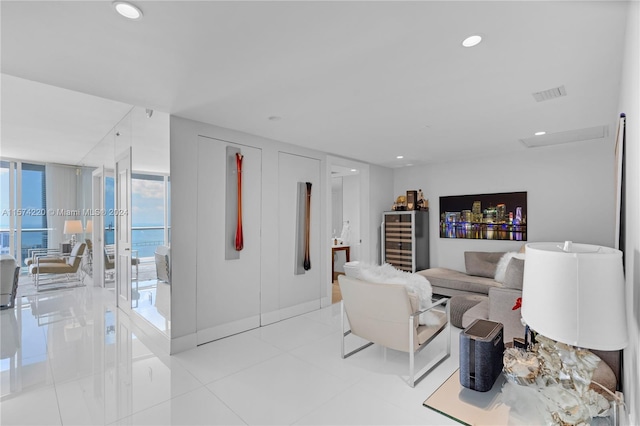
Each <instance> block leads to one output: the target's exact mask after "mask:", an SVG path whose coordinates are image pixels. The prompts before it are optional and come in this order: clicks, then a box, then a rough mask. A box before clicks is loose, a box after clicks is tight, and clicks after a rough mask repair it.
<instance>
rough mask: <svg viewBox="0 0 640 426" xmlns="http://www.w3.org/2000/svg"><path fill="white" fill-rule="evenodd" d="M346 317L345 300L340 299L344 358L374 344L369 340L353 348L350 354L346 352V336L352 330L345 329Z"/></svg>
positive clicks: (341, 349) (342, 352) (342, 354)
mask: <svg viewBox="0 0 640 426" xmlns="http://www.w3.org/2000/svg"><path fill="white" fill-rule="evenodd" d="M345 317H346V312H345V310H344V301H340V325H341V331H342V342H341V345H340V356H341V357H342V359H345V358H348V357H350V356H351V355H353V354H355V353H358V352H360V351H361V350H363V349H365V348H368V347H369V346H371V345H373V342H369V343H365V344H364V345H362V346H360V347H358V348H356V349H354V350H352V351H351V352H349V353H348V354H345V353H344V346H345V345H344V338H345V337H347V336H348V335H349V334H351V330H347V331H344V319H345Z"/></svg>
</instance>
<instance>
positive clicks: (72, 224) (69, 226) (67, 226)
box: [62, 220, 83, 248]
mask: <svg viewBox="0 0 640 426" xmlns="http://www.w3.org/2000/svg"><path fill="white" fill-rule="evenodd" d="M62 232H63V233H64V234H65V235H69V234H71V248H73V247H74V246H75V245H76V234H81V233H82V232H83V231H82V221H80V220H65V221H64V230H63V231H62Z"/></svg>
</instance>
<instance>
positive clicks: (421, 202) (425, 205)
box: [416, 189, 429, 210]
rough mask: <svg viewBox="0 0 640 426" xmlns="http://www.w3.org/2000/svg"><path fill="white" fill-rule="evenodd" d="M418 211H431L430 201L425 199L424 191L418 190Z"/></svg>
mask: <svg viewBox="0 0 640 426" xmlns="http://www.w3.org/2000/svg"><path fill="white" fill-rule="evenodd" d="M416 205H417V207H416V210H428V209H429V201H427V200H426V199H425V198H424V194H423V193H422V189H418V201H417V203H416Z"/></svg>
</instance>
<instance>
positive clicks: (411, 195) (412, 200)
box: [407, 190, 418, 210]
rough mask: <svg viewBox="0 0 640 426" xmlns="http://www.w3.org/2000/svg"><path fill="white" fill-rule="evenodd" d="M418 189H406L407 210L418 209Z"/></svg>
mask: <svg viewBox="0 0 640 426" xmlns="http://www.w3.org/2000/svg"><path fill="white" fill-rule="evenodd" d="M417 205H418V191H415V190H409V191H407V210H418V208H417Z"/></svg>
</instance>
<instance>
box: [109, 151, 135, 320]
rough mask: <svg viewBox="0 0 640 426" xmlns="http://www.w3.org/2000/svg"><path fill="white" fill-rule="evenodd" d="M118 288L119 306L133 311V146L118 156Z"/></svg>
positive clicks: (116, 207)
mask: <svg viewBox="0 0 640 426" xmlns="http://www.w3.org/2000/svg"><path fill="white" fill-rule="evenodd" d="M115 179H116V180H115V190H116V205H115V209H114V212H113V213H114V219H115V223H116V250H115V251H116V253H117V256H116V265H115V268H116V289H117V295H118V296H117V304H118V307H119V308H121V309H123V310H124V311H125V312H130V311H131V301H132V297H131V296H132V295H131V291H132V289H131V214H130V212H131V147H129V148H128V149H127V150H126V151H125V152H123V153H122V154H120V155H119V156H118V157H117V158H116V175H115Z"/></svg>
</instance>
